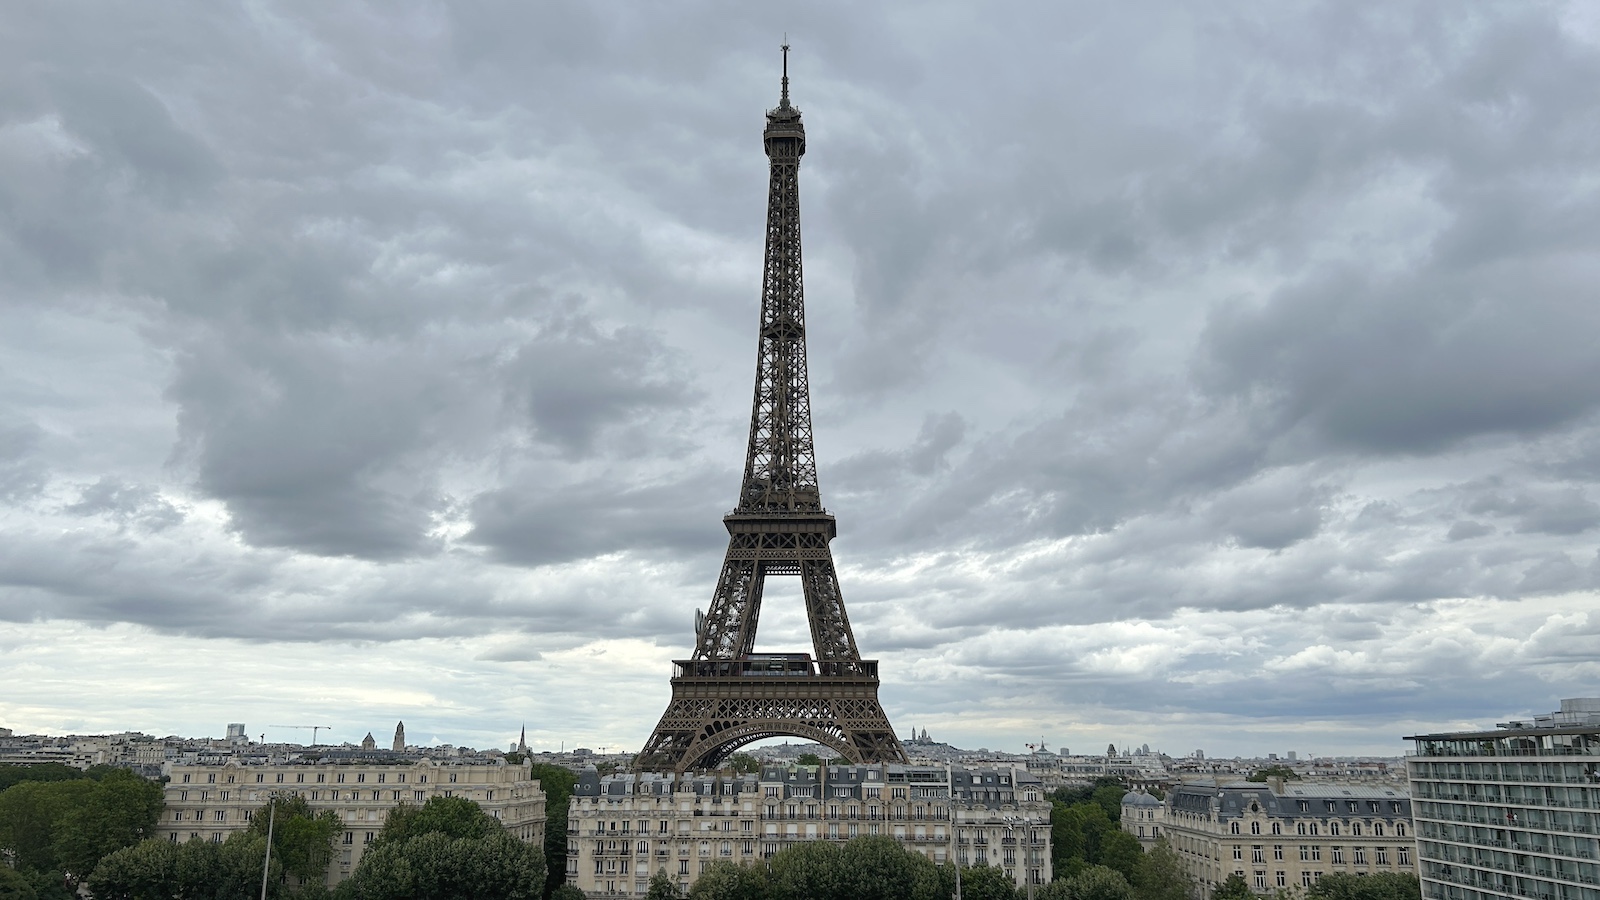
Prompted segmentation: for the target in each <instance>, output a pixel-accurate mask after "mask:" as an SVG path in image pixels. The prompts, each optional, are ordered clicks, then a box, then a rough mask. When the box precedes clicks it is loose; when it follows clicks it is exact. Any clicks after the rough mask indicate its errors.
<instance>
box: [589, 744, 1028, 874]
mask: <svg viewBox="0 0 1600 900" xmlns="http://www.w3.org/2000/svg"><path fill="white" fill-rule="evenodd" d="M569 817H570V818H569V820H568V823H567V883H569V884H573V885H576V886H577V887H579V888H581V889H582V890H583V891H584V892H585V893H587V894H589V895H590V896H591V897H618V898H620V897H639V896H643V895H644V893H645V892H646V890H647V888H648V886H649V881H650V877H651V875H653V874H654V873H656V872H658V871H663V870H664V871H665V872H666V873H667V875H668V876H669V877H671V878H672V879H673V880H674V881H676V882H677V883H678V885H679V887H680V888H681V889H683V890H687V889H688V887H689V885H691V884H693V883H694V880H695V879H696V878H698V877H699V876H700V873H701V872H704V871H705V870H706V869H707V868H708V867H709V866H710V865H711V864H712V863H713V862H715V861H717V860H728V861H731V862H735V863H755V862H758V861H761V860H765V859H768V858H770V857H772V856H773V855H774V854H776V853H778V852H779V851H780V850H782V849H783V848H785V847H788V846H791V845H793V844H796V843H801V842H804V841H818V840H826V841H834V842H838V843H843V842H845V841H848V840H850V839H851V838H853V837H858V836H862V835H884V836H887V837H892V838H894V839H895V840H897V841H899V842H900V843H901V844H903V845H904V846H905V847H906V849H908V850H910V851H912V852H915V853H919V854H921V855H923V856H925V857H927V858H928V859H929V860H931V861H933V862H934V863H948V862H951V861H960V862H961V864H962V865H967V866H971V865H993V866H1001V867H1003V868H1005V870H1006V872H1007V874H1008V875H1010V876H1011V877H1012V878H1013V879H1014V880H1015V881H1016V883H1017V884H1018V885H1019V886H1021V885H1023V884H1025V883H1026V882H1025V880H1024V879H1026V878H1029V877H1031V878H1032V879H1033V881H1034V883H1035V884H1046V883H1048V882H1049V881H1050V878H1051V872H1050V803H1049V801H1048V800H1047V799H1045V797H1044V795H1043V792H1042V789H1041V787H1040V784H1039V782H1038V779H1037V778H1035V777H1034V776H1032V775H1030V774H1029V773H1028V772H1027V771H1026V770H1025V769H1022V768H1020V767H1018V768H1002V769H971V770H968V769H961V768H950V767H944V766H903V765H875V766H821V767H805V766H797V767H787V766H770V767H767V768H766V769H764V770H763V771H762V773H761V774H760V775H753V774H752V775H731V774H724V775H699V776H694V775H691V776H685V777H677V776H673V775H671V774H664V775H656V774H649V773H646V774H643V775H617V776H607V777H604V778H602V777H600V776H599V775H597V774H595V773H594V772H593V770H590V771H588V772H585V773H582V774H581V775H580V776H579V782H578V785H577V787H576V788H575V790H574V793H573V798H572V804H571V806H570V808H569Z"/></svg>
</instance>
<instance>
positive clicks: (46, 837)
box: [0, 765, 162, 900]
mask: <svg viewBox="0 0 1600 900" xmlns="http://www.w3.org/2000/svg"><path fill="white" fill-rule="evenodd" d="M13 768H17V769H27V770H29V774H33V775H38V776H39V777H40V778H41V780H31V779H30V780H23V781H18V782H16V783H14V784H12V785H11V786H10V787H8V788H6V789H5V790H4V791H0V851H10V852H11V855H12V862H13V865H14V866H15V867H16V869H17V871H18V872H20V873H21V874H22V875H23V876H24V877H25V878H26V879H28V881H29V883H30V884H31V885H33V888H34V890H35V892H36V893H40V892H41V891H40V889H41V888H43V889H44V892H45V893H49V894H50V895H51V896H52V897H53V896H55V895H56V894H57V888H58V887H60V889H61V890H66V889H67V887H68V886H76V884H77V883H78V882H79V881H81V880H83V879H84V878H86V877H87V876H88V875H89V873H90V872H93V871H94V869H95V867H96V866H97V865H99V863H100V860H101V859H103V858H104V857H106V856H107V855H109V854H111V853H112V852H114V851H116V850H119V849H121V848H123V847H128V846H131V845H133V844H135V843H138V842H139V841H141V840H143V839H144V838H146V837H148V836H149V835H150V833H151V831H152V829H154V827H155V823H156V819H157V817H159V816H160V814H161V808H162V799H161V786H160V785H159V784H156V783H155V782H153V781H149V780H146V779H144V778H140V777H139V776H137V775H135V774H133V773H132V772H129V771H128V770H126V769H116V768H111V767H97V768H96V769H95V770H91V771H90V772H87V773H79V777H75V778H71V779H66V778H64V777H63V773H61V772H59V771H57V769H56V768H54V767H52V766H48V765H46V766H18V767H13ZM62 768H64V767H62ZM11 774H13V775H14V774H15V773H11ZM41 900H44V898H41Z"/></svg>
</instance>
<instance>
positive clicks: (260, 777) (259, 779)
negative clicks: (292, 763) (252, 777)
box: [256, 772, 283, 784]
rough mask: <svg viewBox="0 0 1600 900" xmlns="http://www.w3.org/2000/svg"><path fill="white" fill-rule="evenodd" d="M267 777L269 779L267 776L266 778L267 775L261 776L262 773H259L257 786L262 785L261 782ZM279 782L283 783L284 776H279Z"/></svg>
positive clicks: (257, 774)
mask: <svg viewBox="0 0 1600 900" xmlns="http://www.w3.org/2000/svg"><path fill="white" fill-rule="evenodd" d="M266 777H267V776H265V775H262V774H260V773H259V772H258V773H256V784H260V783H261V782H262V780H264V779H265V778H266ZM278 780H279V781H282V780H283V776H282V775H279V776H278Z"/></svg>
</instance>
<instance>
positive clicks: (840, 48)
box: [0, 3, 1600, 755]
mask: <svg viewBox="0 0 1600 900" xmlns="http://www.w3.org/2000/svg"><path fill="white" fill-rule="evenodd" d="M936 10H937V11H936V12H929V11H926V10H924V9H923V8H922V7H916V8H913V7H909V6H905V7H895V6H886V7H882V8H877V9H872V10H866V9H860V8H858V7H855V6H847V5H817V6H815V7H810V8H807V9H804V10H784V11H783V12H782V13H781V15H778V14H776V13H775V11H774V12H766V11H762V10H751V9H745V8H742V7H738V6H732V5H730V6H726V7H721V6H704V7H700V8H696V9H694V10H690V11H682V12H679V11H674V12H670V13H669V12H668V11H665V10H659V9H654V8H651V7H648V6H640V7H638V8H636V9H634V10H633V11H632V13H631V14H630V15H626V16H623V15H617V16H614V17H605V16H603V15H601V14H599V13H597V12H596V11H594V10H592V9H590V8H589V7H587V6H585V5H581V4H572V5H560V4H547V5H541V6H540V7H539V8H538V9H536V10H535V9H522V8H515V7H509V6H508V7H504V8H499V7H492V6H481V7H480V6H472V7H455V8H450V9H442V8H437V7H433V6H428V5H422V4H418V5H400V6H387V7H385V8H384V9H383V10H382V11H381V12H379V11H377V10H374V9H369V8H367V7H363V6H359V5H353V4H336V5H310V6H305V7H303V8H302V7H296V6H293V5H288V4H261V5H254V6H250V7H248V8H243V9H230V8H217V7H213V6H212V5H206V4H194V5H191V6H183V5H179V4H173V5H168V6H164V7H162V8H160V9H150V10H138V11H133V10H127V9H118V8H115V7H102V6H101V5H98V4H93V3H85V4H77V5H73V4H60V5H50V6H45V7H37V8H30V9H25V10H19V11H17V12H16V13H15V14H14V16H13V17H12V18H13V19H14V20H15V21H14V22H13V23H12V24H13V27H12V28H11V29H10V30H9V31H8V33H7V34H5V35H0V47H3V48H4V50H5V52H3V53H0V75H3V76H4V77H3V78H0V84H3V85H5V87H3V88H0V212H4V215H0V622H4V623H5V625H4V628H3V629H0V683H5V684H7V685H10V686H20V689H16V688H13V689H10V690H6V691H3V692H0V726H3V727H10V728H14V729H16V730H17V731H18V732H19V733H20V732H50V733H67V732H79V733H95V732H105V731H119V730H124V729H138V730H145V731H149V732H160V733H179V734H182V733H200V731H201V730H202V729H207V728H215V729H220V728H221V727H222V723H225V722H237V721H244V722H247V723H251V722H269V721H271V722H298V721H301V720H303V721H305V722H306V723H307V724H310V723H313V722H320V723H323V724H328V725H333V726H338V727H343V726H344V725H345V723H347V722H353V721H361V722H371V723H374V724H382V723H383V722H388V723H390V724H389V725H388V726H387V727H392V723H393V722H394V721H395V720H397V719H403V720H404V721H405V722H407V723H408V730H409V729H410V728H412V727H414V728H415V729H416V730H415V732H414V733H413V742H414V743H419V744H420V743H428V742H430V741H432V740H434V739H440V740H442V741H444V742H448V743H453V744H465V745H473V746H503V745H504V744H505V743H506V741H505V740H504V739H500V740H497V741H496V740H489V737H490V736H491V735H494V736H498V735H500V734H501V731H502V729H514V728H515V727H518V726H520V725H521V724H522V723H524V722H526V724H527V726H528V733H529V743H530V745H533V746H535V747H536V748H538V749H548V748H549V746H550V745H552V744H553V743H554V742H555V741H559V740H566V741H568V742H569V746H571V743H572V742H583V743H584V745H586V746H590V747H594V748H598V747H601V746H604V747H610V748H614V749H615V748H626V749H629V750H637V749H639V748H640V747H641V746H642V745H643V743H644V740H645V737H646V736H647V735H648V733H649V729H650V726H651V724H652V723H653V722H654V721H655V717H656V715H657V714H658V713H659V711H660V710H661V709H662V708H663V707H664V705H665V703H666V701H667V698H668V697H669V695H670V689H669V686H668V677H669V675H670V672H671V663H670V661H671V660H672V659H674V658H682V657H683V656H685V655H686V652H687V651H688V650H689V649H690V648H692V646H693V643H694V635H693V630H692V621H693V615H694V611H695V609H696V608H704V607H705V606H706V605H707V603H708V600H709V598H710V595H711V590H712V588H713V586H714V584H715V581H716V574H717V560H718V557H719V555H720V552H721V550H722V547H723V543H724V541H725V536H724V534H723V533H722V528H721V516H722V514H723V513H724V512H726V511H727V510H728V509H729V508H730V507H731V506H732V505H733V503H734V501H735V499H736V496H735V495H736V491H737V489H738V486H739V466H740V463H741V462H742V460H743V449H744V443H745V429H746V428H747V426H748V409H749V390H750V369H751V364H752V361H753V359H752V357H753V354H754V349H755V348H754V343H755V342H754V336H753V330H754V326H755V322H756V314H757V308H758V304H759V296H760V266H761V231H760V223H761V221H762V212H763V203H764V194H765V190H766V183H765V165H766V161H765V159H764V158H763V156H762V153H761V142H760V131H761V126H762V113H763V111H764V110H766V109H768V108H770V107H772V106H773V105H775V103H776V100H777V91H778V64H779V63H778V52H777V45H778V43H779V41H780V40H781V35H782V34H783V33H784V32H785V31H787V32H788V34H789V40H790V42H791V43H792V44H793V45H794V48H795V49H794V52H793V54H792V56H791V71H790V75H791V78H792V92H793V97H794V100H795V103H796V105H798V106H800V107H801V108H802V109H804V110H805V114H806V119H807V129H808V134H809V140H810V145H809V148H808V152H807V155H806V159H805V162H804V164H803V169H804V174H803V182H804V187H803V188H802V196H801V205H802V208H803V209H804V216H805V221H806V238H807V244H808V246H807V247H806V256H807V260H806V261H807V275H808V280H807V291H806V294H807V301H808V305H809V307H810V309H809V319H808V326H809V331H810V339H809V348H808V349H809V352H810V363H811V375H812V402H813V412H814V416H815V426H816V441H817V443H818V444H819V449H818V468H819V480H820V483H821V486H822V491H823V493H824V496H825V497H826V498H827V502H828V504H829V510H830V512H832V513H834V514H835V515H836V516H837V517H838V520H839V537H838V539H837V540H836V541H835V542H834V544H833V551H834V553H835V556H836V559H837V563H838V569H839V580H840V584H841V587H842V592H843V596H844V598H845V602H846V603H847V604H848V607H849V610H850V618H851V623H852V625H853V627H854V630H855V634H856V637H857V639H858V640H859V642H860V645H861V647H862V649H863V652H864V653H865V654H866V655H868V656H870V657H873V658H876V659H879V660H880V661H881V677H882V682H883V683H882V690H881V699H882V701H883V704H884V706H885V708H886V710H887V712H888V715H889V719H890V722H891V723H892V724H893V726H894V728H895V730H896V731H897V732H898V733H900V734H905V733H908V732H909V731H910V730H911V729H912V728H919V729H920V728H928V729H929V730H930V731H932V732H933V734H934V737H936V738H938V739H940V740H948V741H949V742H951V743H954V744H957V745H960V746H964V747H973V748H976V747H980V746H987V747H990V748H993V749H1002V748H1004V749H1013V748H1015V749H1020V748H1021V747H1022V746H1023V744H1024V742H1028V741H1036V740H1038V739H1039V738H1040V737H1041V736H1043V737H1044V738H1045V739H1046V740H1048V741H1049V742H1050V743H1051V744H1052V745H1053V746H1056V745H1059V744H1062V743H1065V744H1067V745H1068V746H1070V747H1072V748H1073V749H1074V750H1078V749H1080V746H1079V745H1080V744H1081V745H1082V748H1083V749H1094V748H1103V747H1104V746H1105V744H1107V743H1110V742H1116V743H1117V744H1119V745H1121V744H1124V743H1132V744H1143V743H1148V744H1151V745H1153V746H1160V747H1162V748H1164V749H1166V750H1167V752H1170V753H1175V754H1181V753H1186V752H1188V751H1190V750H1192V749H1195V748H1196V747H1204V748H1205V749H1206V751H1207V753H1208V754H1210V753H1213V752H1214V753H1216V754H1218V755H1234V754H1235V753H1237V752H1240V751H1244V750H1248V749H1254V750H1259V751H1260V752H1262V753H1266V752H1269V751H1271V752H1279V753H1282V752H1284V751H1287V750H1297V751H1299V752H1301V753H1302V754H1307V753H1312V752H1318V753H1322V754H1324V755H1356V754H1362V753H1371V754H1375V755H1398V754H1399V753H1400V752H1402V751H1403V749H1404V742H1403V741H1402V740H1401V736H1402V735H1405V734H1417V733H1426V732H1440V731H1448V730H1462V729H1465V728H1470V727H1483V726H1492V725H1493V723H1494V722H1496V721H1505V720H1506V719H1507V718H1510V717H1515V716H1518V715H1531V714H1532V713H1534V712H1535V711H1538V710H1542V709H1545V708H1547V707H1550V706H1551V705H1553V704H1554V703H1555V701H1557V700H1558V699H1560V698H1564V697H1578V696H1595V695H1597V694H1600V659H1597V654H1596V652H1595V650H1594V649H1593V648H1594V647H1595V646H1600V610H1597V607H1600V605H1597V603H1596V600H1597V597H1596V590H1597V588H1600V490H1597V488H1596V485H1595V481H1596V479H1597V478H1600V353H1597V352H1596V351H1595V349H1594V341H1593V335H1594V334H1595V333H1600V306H1597V305H1596V304H1594V303H1593V301H1592V285H1593V283H1594V274H1593V273H1594V270H1595V268H1596V264H1597V263H1600V253H1597V251H1596V250H1595V248H1596V247H1600V242H1597V241H1596V240H1595V237H1596V236H1597V233H1600V193H1597V188H1596V187H1595V186H1594V184H1593V179H1592V175H1591V174H1590V173H1592V172H1593V171H1595V167H1596V166H1597V165H1600V141H1597V140H1596V138H1595V137H1594V136H1593V133H1592V128H1590V127H1589V125H1588V123H1591V122H1592V121H1594V118H1595V116H1596V114H1597V113H1600V87H1596V85H1600V79H1596V78H1595V77H1594V76H1595V75H1596V73H1597V72H1600V17H1596V16H1595V15H1594V14H1593V13H1592V12H1591V11H1589V10H1588V9H1587V8H1586V7H1584V6H1582V5H1580V4H1575V3H1574V4H1549V5H1539V6H1532V5H1498V4H1490V3H1483V4H1468V5H1451V6H1448V7H1444V6H1438V5H1430V4H1427V3H1417V4H1384V5H1382V6H1381V7H1374V8H1372V9H1368V10H1360V9H1349V8H1346V7H1345V6H1343V5H1339V4H1326V5H1318V4H1305V5H1301V6H1297V7H1294V8H1288V7H1284V8H1276V9H1273V10H1269V11H1262V10H1259V9H1255V8H1246V7H1243V6H1240V7H1237V8H1234V7H1229V6H1218V7H1208V8H1207V9H1206V10H1194V9H1190V8H1188V7H1185V6H1182V5H1179V4H1162V3H1149V4H1142V5H1132V6H1127V7H1124V8H1119V9H1116V10H1109V9H1100V8H1097V7H1094V6H1092V5H1078V6H1072V5H1068V6H1063V5H1038V6H1030V5H1027V4H1012V5H1008V6H1004V7H1001V8H993V9H990V8H986V9H985V10H983V11H979V10H968V9H965V8H963V7H961V6H958V5H948V6H943V7H937V8H936ZM784 588H785V585H784V584H783V583H781V582H780V583H778V584H772V585H769V587H768V596H767V598H766V600H765V604H764V608H765V611H766V612H765V615H764V616H763V619H762V633H761V638H760V643H759V644H758V649H761V650H798V649H804V648H805V647H807V646H808V645H809V637H808V635H807V631H806V628H805V620H804V616H803V614H802V611H801V608H800V600H799V589H798V585H795V586H794V587H793V590H792V591H786V590H785V589H784ZM284 710H294V712H290V713H285V712H284ZM251 727H252V728H253V729H256V730H255V732H254V733H253V735H254V734H259V733H260V730H261V729H259V728H257V726H254V725H252V726H251ZM371 727H373V726H372V725H367V726H364V727H359V728H356V733H355V734H354V735H353V736H352V735H348V734H341V733H340V732H339V731H337V730H336V731H335V732H334V735H335V739H337V740H351V741H357V740H359V739H360V737H361V736H362V735H363V734H365V732H366V731H367V730H368V729H369V728H371ZM268 730H269V731H270V729H268ZM374 733H375V734H379V735H380V736H381V734H382V732H374ZM513 733H514V732H513ZM269 736H270V734H269Z"/></svg>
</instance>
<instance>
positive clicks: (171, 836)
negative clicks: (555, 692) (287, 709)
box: [155, 760, 545, 886]
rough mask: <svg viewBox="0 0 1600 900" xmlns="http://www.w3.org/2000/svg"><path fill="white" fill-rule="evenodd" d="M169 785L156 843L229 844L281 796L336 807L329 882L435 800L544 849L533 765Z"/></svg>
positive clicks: (409, 767) (244, 774) (249, 773)
mask: <svg viewBox="0 0 1600 900" xmlns="http://www.w3.org/2000/svg"><path fill="white" fill-rule="evenodd" d="M170 775H171V781H169V782H168V783H167V785H166V809H165V810H163V811H162V814H161V819H160V821H158V822H157V823H156V829H155V832H156V837H160V838H165V839H167V840H170V841H174V842H181V841H189V840H204V841H218V842H221V841H224V840H227V838H228V835H229V834H232V833H233V832H235V831H242V830H244V829H245V828H248V827H249V825H250V820H251V818H252V817H253V816H254V815H255V812H256V811H257V810H258V809H260V808H262V807H263V806H265V805H266V803H267V800H268V799H269V798H270V797H271V796H272V795H274V794H282V795H292V796H299V797H303V798H305V800H306V802H307V803H308V804H310V806H311V808H312V809H314V810H317V811H319V812H320V811H321V810H325V809H331V810H333V811H334V812H336V813H338V815H339V820H340V822H342V823H343V824H344V832H343V833H342V834H340V835H339V838H338V841H337V843H336V844H335V846H334V855H333V860H332V862H331V863H330V864H329V866H328V884H329V885H330V886H331V885H334V884H337V883H339V882H340V881H343V880H344V879H346V878H348V877H350V875H351V873H352V872H354V871H355V867H356V866H357V865H358V864H359V863H360V862H361V853H362V851H363V850H364V849H365V848H366V845H367V844H370V843H372V840H373V839H374V838H375V837H377V834H378V832H379V831H381V830H382V829H383V823H384V820H385V819H386V818H387V817H388V815H389V811H390V810H392V809H394V808H395V807H397V806H400V805H402V804H411V805H414V806H420V805H422V804H423V803H426V802H427V801H428V799H429V798H431V797H465V798H467V799H469V800H472V801H473V802H475V803H477V804H478V805H479V806H480V807H482V808H483V810H484V811H485V812H487V813H488V814H489V815H491V816H494V817H495V818H496V819H499V820H500V822H501V824H503V825H504V826H505V827H506V830H508V831H510V832H511V833H512V834H514V835H516V836H517V837H518V838H520V839H522V840H524V841H527V842H528V843H530V844H536V845H539V846H543V843H544V829H545V821H544V819H545V795H544V790H543V789H542V788H541V787H540V786H539V782H538V780H537V779H534V778H533V777H532V776H531V775H530V773H529V768H528V766H526V765H520V766H519V765H509V764H497V765H462V764H451V763H440V762H436V761H432V760H422V761H419V762H412V763H396V764H391V765H384V764H373V765H366V764H356V765H351V764H344V763H314V762H313V763H307V762H294V763H285V764H281V765H242V764H239V763H237V762H232V761H230V762H227V763H224V764H222V765H215V766H212V765H177V766H173V767H172V769H171V772H170Z"/></svg>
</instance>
